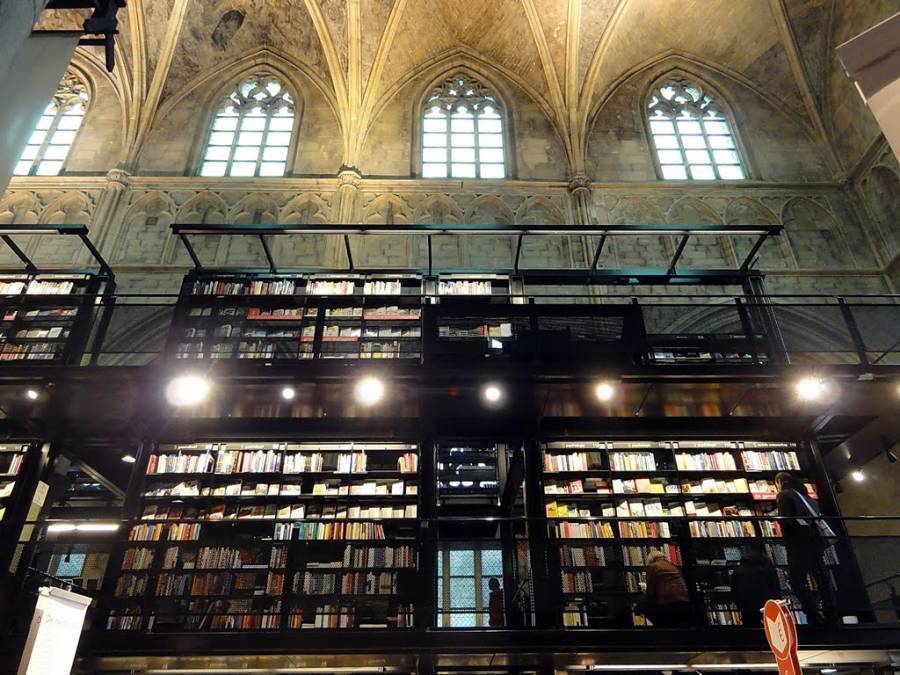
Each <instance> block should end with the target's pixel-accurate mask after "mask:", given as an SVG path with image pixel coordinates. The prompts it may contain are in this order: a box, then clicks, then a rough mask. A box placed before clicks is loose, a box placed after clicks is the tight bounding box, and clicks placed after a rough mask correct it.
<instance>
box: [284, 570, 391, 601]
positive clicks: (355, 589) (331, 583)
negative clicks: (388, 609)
mask: <svg viewBox="0 0 900 675" xmlns="http://www.w3.org/2000/svg"><path fill="white" fill-rule="evenodd" d="M293 591H294V593H300V592H302V593H305V594H308V595H333V594H337V593H340V594H341V595H394V594H395V593H396V592H397V574H396V572H378V573H376V572H345V573H343V574H337V573H321V572H310V571H307V572H305V573H304V574H303V576H302V577H301V576H300V573H299V572H297V573H296V574H295V575H294V583H293Z"/></svg>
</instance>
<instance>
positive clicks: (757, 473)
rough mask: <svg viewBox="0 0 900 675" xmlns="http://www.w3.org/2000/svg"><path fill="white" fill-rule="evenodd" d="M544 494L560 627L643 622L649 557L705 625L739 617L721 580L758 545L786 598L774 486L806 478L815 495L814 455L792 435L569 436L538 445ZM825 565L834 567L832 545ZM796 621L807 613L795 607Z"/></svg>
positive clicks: (735, 620)
mask: <svg viewBox="0 0 900 675" xmlns="http://www.w3.org/2000/svg"><path fill="white" fill-rule="evenodd" d="M543 461H544V481H543V484H544V485H543V487H544V495H545V508H546V514H547V518H548V527H549V528H550V537H551V540H555V541H556V546H557V547H558V554H557V555H556V556H555V557H554V556H553V555H551V556H550V559H551V560H554V561H555V562H556V563H558V572H559V574H558V576H559V578H560V581H561V592H562V594H563V601H562V605H563V606H562V623H563V625H564V626H565V627H572V628H576V627H621V626H630V625H644V624H645V623H646V620H645V619H644V617H643V616H641V615H640V614H638V613H637V612H636V611H635V605H636V604H637V602H638V600H639V598H640V596H641V594H642V592H643V590H644V588H645V584H646V572H645V570H646V561H647V555H648V553H649V552H650V551H651V550H652V549H657V550H659V551H661V552H662V553H663V554H664V555H665V556H666V557H667V558H668V559H669V560H670V561H672V562H673V563H675V564H676V565H678V566H680V567H682V570H683V573H684V576H685V579H686V580H687V582H688V585H689V588H690V590H691V593H692V596H693V601H694V604H695V605H696V606H697V607H698V608H699V607H700V606H701V605H702V611H703V613H704V614H705V618H706V623H707V624H708V625H740V624H741V616H740V613H739V612H738V611H737V609H736V607H735V606H734V604H733V603H732V600H731V595H730V580H729V576H730V573H731V571H732V570H733V568H734V567H735V566H736V565H737V564H738V563H739V562H740V560H741V555H742V551H743V550H746V549H747V548H748V547H755V548H757V549H758V550H760V551H764V552H765V553H766V554H767V555H768V556H769V557H770V559H771V560H772V562H773V563H774V564H775V565H776V567H777V569H778V574H779V579H780V581H781V584H782V590H783V591H784V593H785V597H789V598H792V604H793V606H794V607H799V603H798V602H796V598H794V597H793V596H792V594H791V590H790V586H789V583H788V580H787V577H788V575H787V555H786V551H785V548H784V546H783V545H782V544H781V543H780V537H781V530H780V527H779V524H778V521H776V520H766V519H765V517H766V516H767V515H773V514H774V512H775V509H776V506H775V499H776V496H777V491H776V488H775V484H774V478H775V475H776V474H777V473H778V472H779V471H785V470H786V471H791V472H793V473H794V474H795V475H797V476H800V477H803V478H804V479H805V481H806V485H807V489H808V490H809V493H810V496H811V497H812V498H813V499H818V496H817V494H816V489H815V486H814V485H813V484H812V482H811V480H810V475H811V472H810V467H811V463H810V462H811V459H810V458H809V457H807V455H806V452H805V450H804V448H802V447H801V446H798V445H794V444H790V443H763V442H756V441H749V440H748V441H671V442H667V441H575V442H572V441H566V442H549V443H546V444H544V448H543ZM828 555H829V565H836V564H837V559H836V557H835V554H834V551H833V550H829V553H828ZM795 616H796V618H797V621H798V622H799V623H806V621H807V619H806V617H805V616H804V615H803V613H802V612H801V611H799V610H797V611H795Z"/></svg>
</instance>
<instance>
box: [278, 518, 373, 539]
mask: <svg viewBox="0 0 900 675" xmlns="http://www.w3.org/2000/svg"><path fill="white" fill-rule="evenodd" d="M273 538H274V539H276V540H278V541H286V540H297V541H339V540H345V539H346V540H353V539H366V540H374V539H384V538H385V537H384V526H383V525H382V524H381V523H360V522H351V523H344V522H340V521H338V522H334V523H276V525H275V533H274V535H273Z"/></svg>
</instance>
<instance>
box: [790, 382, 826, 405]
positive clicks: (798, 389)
mask: <svg viewBox="0 0 900 675" xmlns="http://www.w3.org/2000/svg"><path fill="white" fill-rule="evenodd" d="M830 388H831V385H830V383H829V382H828V381H827V380H825V379H823V378H821V377H818V376H816V375H806V376H805V377H802V378H800V379H799V380H797V382H795V383H794V393H795V394H796V395H797V398H798V399H800V400H801V401H804V402H807V403H814V402H816V401H821V400H822V399H823V398H824V397H825V395H826V394H828V391H829V389H830Z"/></svg>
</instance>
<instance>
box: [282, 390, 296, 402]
mask: <svg viewBox="0 0 900 675" xmlns="http://www.w3.org/2000/svg"><path fill="white" fill-rule="evenodd" d="M296 395H297V390H296V389H294V388H293V387H284V389H282V390H281V398H283V399H284V400H285V401H293V400H294V397H295V396H296Z"/></svg>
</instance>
